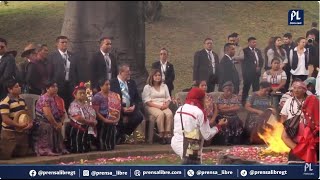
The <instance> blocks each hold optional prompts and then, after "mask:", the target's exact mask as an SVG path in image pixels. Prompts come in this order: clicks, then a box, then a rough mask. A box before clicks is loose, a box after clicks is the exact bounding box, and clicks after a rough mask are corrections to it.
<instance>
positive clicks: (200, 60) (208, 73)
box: [193, 38, 219, 93]
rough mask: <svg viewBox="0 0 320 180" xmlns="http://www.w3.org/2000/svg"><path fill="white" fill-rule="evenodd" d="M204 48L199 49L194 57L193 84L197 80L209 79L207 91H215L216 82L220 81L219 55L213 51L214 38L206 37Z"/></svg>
mask: <svg viewBox="0 0 320 180" xmlns="http://www.w3.org/2000/svg"><path fill="white" fill-rule="evenodd" d="M203 44H204V49H202V50H200V51H197V52H196V53H195V55H194V59H193V84H195V83H196V81H201V80H206V81H207V86H208V89H207V92H208V93H209V92H213V91H214V88H215V84H217V83H218V76H217V67H218V64H219V58H218V55H217V54H216V53H215V52H213V51H212V47H213V40H212V39H211V38H206V39H205V40H204V42H203Z"/></svg>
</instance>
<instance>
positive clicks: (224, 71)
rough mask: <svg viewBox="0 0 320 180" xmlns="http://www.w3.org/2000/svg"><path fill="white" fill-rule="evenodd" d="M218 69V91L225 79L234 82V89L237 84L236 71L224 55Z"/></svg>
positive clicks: (237, 76)
mask: <svg viewBox="0 0 320 180" xmlns="http://www.w3.org/2000/svg"><path fill="white" fill-rule="evenodd" d="M218 69H219V70H218V73H219V90H220V91H221V90H222V85H223V84H224V83H225V82H227V81H231V82H232V83H233V84H234V86H235V89H236V87H238V86H239V75H238V71H237V69H236V67H235V66H234V64H233V62H232V61H231V60H230V59H229V57H227V56H226V55H224V56H223V57H222V59H221V61H220V64H219V68H218Z"/></svg>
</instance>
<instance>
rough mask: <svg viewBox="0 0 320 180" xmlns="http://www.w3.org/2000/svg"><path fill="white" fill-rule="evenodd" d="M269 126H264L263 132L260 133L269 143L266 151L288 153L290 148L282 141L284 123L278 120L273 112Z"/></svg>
mask: <svg viewBox="0 0 320 180" xmlns="http://www.w3.org/2000/svg"><path fill="white" fill-rule="evenodd" d="M267 124H268V125H267V126H264V128H263V130H264V132H263V133H259V132H258V135H259V137H260V138H261V139H262V140H263V141H264V142H265V143H266V144H267V146H268V148H267V149H266V151H272V152H276V153H287V152H289V151H290V148H289V147H288V146H287V145H286V144H285V143H284V142H283V141H282V139H281V135H282V131H283V130H284V127H283V125H282V123H280V122H278V121H277V119H276V117H275V116H274V115H273V114H271V116H270V118H269V120H268V122H267Z"/></svg>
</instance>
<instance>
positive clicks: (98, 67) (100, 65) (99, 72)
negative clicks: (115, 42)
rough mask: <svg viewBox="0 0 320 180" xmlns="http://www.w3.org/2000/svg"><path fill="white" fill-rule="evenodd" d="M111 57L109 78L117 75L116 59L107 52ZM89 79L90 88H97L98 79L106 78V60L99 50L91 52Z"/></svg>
mask: <svg viewBox="0 0 320 180" xmlns="http://www.w3.org/2000/svg"><path fill="white" fill-rule="evenodd" d="M109 57H110V59H111V71H112V72H111V79H112V78H116V77H117V75H118V67H117V64H118V63H117V60H116V58H115V56H114V55H113V54H109ZM90 71H91V73H90V81H91V86H92V88H97V89H99V85H98V81H99V80H100V79H104V78H107V69H106V61H105V60H104V57H103V54H102V53H101V51H98V52H96V53H94V54H93V56H92V57H91V59H90Z"/></svg>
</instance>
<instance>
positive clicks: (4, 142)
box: [0, 80, 32, 160]
mask: <svg viewBox="0 0 320 180" xmlns="http://www.w3.org/2000/svg"><path fill="white" fill-rule="evenodd" d="M6 89H7V91H8V96H7V97H6V98H4V99H3V100H2V101H1V103H0V112H1V116H2V120H3V122H2V131H1V141H0V159H4V160H5V159H10V158H11V157H22V156H26V155H27V153H28V148H29V144H28V130H29V129H30V128H31V127H32V120H31V119H30V118H29V116H28V115H27V111H26V110H27V106H26V103H25V101H24V99H22V98H21V97H20V96H19V95H20V94H21V87H20V86H19V84H18V82H17V81H16V80H9V81H8V82H7V84H6Z"/></svg>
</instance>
